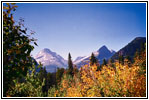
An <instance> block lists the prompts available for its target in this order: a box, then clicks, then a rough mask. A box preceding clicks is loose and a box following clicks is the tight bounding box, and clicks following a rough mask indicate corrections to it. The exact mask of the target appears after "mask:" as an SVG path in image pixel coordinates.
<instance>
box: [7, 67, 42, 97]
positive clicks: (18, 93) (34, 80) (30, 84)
mask: <svg viewBox="0 0 149 100" xmlns="http://www.w3.org/2000/svg"><path fill="white" fill-rule="evenodd" d="M38 67H41V66H38ZM38 74H39V73H38V72H36V67H35V65H33V68H30V71H28V73H27V76H26V77H24V82H19V81H18V80H17V79H15V80H13V81H14V84H15V86H12V87H11V89H10V90H9V91H8V93H7V95H9V96H13V97H42V96H44V95H45V94H44V93H43V92H42V87H43V86H44V85H45V79H43V81H40V80H39V78H38Z"/></svg>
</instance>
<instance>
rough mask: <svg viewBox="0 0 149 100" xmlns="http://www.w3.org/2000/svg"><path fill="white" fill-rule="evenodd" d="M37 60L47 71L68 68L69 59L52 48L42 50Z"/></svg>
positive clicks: (36, 57)
mask: <svg viewBox="0 0 149 100" xmlns="http://www.w3.org/2000/svg"><path fill="white" fill-rule="evenodd" d="M35 60H36V61H37V62H38V63H39V62H41V64H42V65H43V66H44V67H46V70H47V72H55V71H56V69H57V68H58V67H59V68H67V61H66V60H65V59H64V58H63V57H61V56H60V55H58V54H57V53H55V52H52V51H51V50H50V49H48V48H45V49H43V50H41V51H40V52H39V53H38V54H37V55H36V56H35Z"/></svg>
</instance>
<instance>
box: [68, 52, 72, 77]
mask: <svg viewBox="0 0 149 100" xmlns="http://www.w3.org/2000/svg"><path fill="white" fill-rule="evenodd" d="M68 74H70V75H73V63H72V60H71V55H70V53H69V54H68Z"/></svg>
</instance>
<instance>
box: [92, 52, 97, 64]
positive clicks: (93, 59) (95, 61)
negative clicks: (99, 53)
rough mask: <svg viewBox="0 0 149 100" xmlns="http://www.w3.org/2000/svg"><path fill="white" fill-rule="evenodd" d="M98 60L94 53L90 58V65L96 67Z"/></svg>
mask: <svg viewBox="0 0 149 100" xmlns="http://www.w3.org/2000/svg"><path fill="white" fill-rule="evenodd" d="M97 63H98V60H97V59H96V57H95V56H94V54H93V53H92V55H91V58H90V65H91V66H92V65H94V64H97Z"/></svg>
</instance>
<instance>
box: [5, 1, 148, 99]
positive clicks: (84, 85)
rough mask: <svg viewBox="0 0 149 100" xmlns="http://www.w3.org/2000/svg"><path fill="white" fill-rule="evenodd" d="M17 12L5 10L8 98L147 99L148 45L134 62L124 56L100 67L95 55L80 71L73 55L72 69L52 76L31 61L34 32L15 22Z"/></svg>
mask: <svg viewBox="0 0 149 100" xmlns="http://www.w3.org/2000/svg"><path fill="white" fill-rule="evenodd" d="M16 8H17V6H16V5H15V4H9V3H7V4H6V6H4V8H3V9H4V11H3V96H4V97H146V44H143V46H142V47H141V48H142V49H141V50H140V51H137V52H136V55H135V56H134V58H133V60H130V59H129V56H127V57H123V56H122V55H120V56H119V59H118V60H115V61H112V59H110V60H108V61H106V60H105V59H103V64H101V65H100V64H99V62H98V60H97V58H96V57H95V56H94V54H93V53H92V54H91V57H90V63H89V64H87V65H84V66H82V67H81V68H80V69H77V66H76V65H74V64H73V62H72V60H71V54H70V53H69V54H68V69H64V68H58V69H57V71H56V72H55V73H49V72H47V71H46V69H45V68H44V67H42V65H41V64H39V65H38V64H37V63H36V62H35V61H34V59H33V58H32V57H31V51H32V50H33V49H34V46H33V44H34V45H35V46H37V44H36V39H34V38H33V37H31V36H32V34H34V32H32V31H31V33H27V32H28V30H27V28H25V27H24V25H23V22H24V20H23V19H20V21H19V22H18V23H16V22H14V19H13V11H15V10H16ZM37 69H40V71H39V72H38V71H37Z"/></svg>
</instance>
